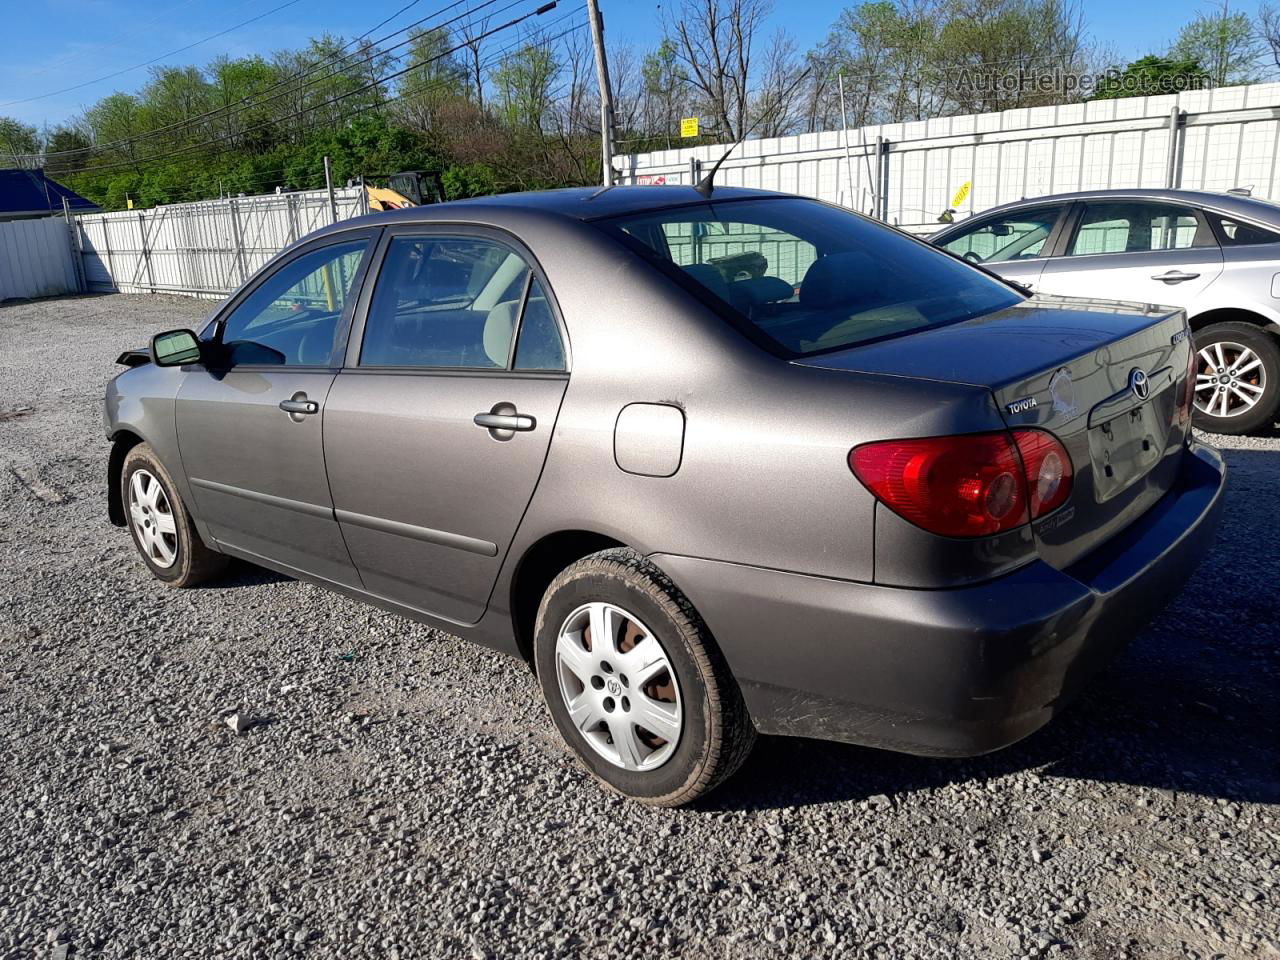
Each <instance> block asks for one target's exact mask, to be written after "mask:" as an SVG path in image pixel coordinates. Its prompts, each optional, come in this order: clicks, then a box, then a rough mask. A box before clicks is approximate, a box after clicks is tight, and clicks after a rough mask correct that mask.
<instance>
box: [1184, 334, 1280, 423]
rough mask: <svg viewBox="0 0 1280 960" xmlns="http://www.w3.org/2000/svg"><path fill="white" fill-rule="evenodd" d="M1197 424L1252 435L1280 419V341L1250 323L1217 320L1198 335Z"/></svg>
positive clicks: (1194, 418)
mask: <svg viewBox="0 0 1280 960" xmlns="http://www.w3.org/2000/svg"><path fill="white" fill-rule="evenodd" d="M1195 349H1196V352H1197V354H1198V357H1197V364H1196V394H1195V416H1194V417H1193V418H1192V423H1193V425H1194V426H1196V427H1198V428H1199V429H1201V430H1207V431H1209V432H1210V433H1227V434H1239V433H1249V432H1250V431H1252V430H1257V429H1259V428H1260V427H1270V426H1271V425H1272V424H1274V423H1275V419H1276V410H1277V408H1278V407H1280V344H1278V343H1277V340H1276V337H1275V336H1273V335H1272V334H1270V333H1268V332H1267V331H1266V330H1263V329H1261V328H1259V327H1255V326H1254V325H1253V324H1251V323H1240V322H1239V321H1231V322H1228V323H1215V324H1213V325H1212V326H1209V327H1205V328H1204V329H1203V330H1201V331H1199V332H1198V333H1197V334H1196V335H1195Z"/></svg>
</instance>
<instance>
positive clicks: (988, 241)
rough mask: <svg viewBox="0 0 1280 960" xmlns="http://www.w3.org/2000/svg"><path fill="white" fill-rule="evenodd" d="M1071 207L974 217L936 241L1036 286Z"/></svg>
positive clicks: (1052, 206) (1048, 206)
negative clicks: (1064, 216)
mask: <svg viewBox="0 0 1280 960" xmlns="http://www.w3.org/2000/svg"><path fill="white" fill-rule="evenodd" d="M1069 207H1070V204H1067V203H1053V204H1046V205H1044V206H1037V207H1032V208H1029V209H1019V210H1008V211H1003V212H1001V213H996V214H991V215H987V216H981V217H975V218H974V219H973V221H972V222H971V223H968V224H964V225H962V226H961V227H960V228H959V229H958V230H957V231H956V232H954V233H947V234H946V235H945V237H943V238H942V239H940V240H939V241H937V245H938V246H940V247H942V248H943V249H944V250H947V251H950V252H951V253H954V254H956V255H957V256H960V257H963V258H964V259H966V260H968V261H970V262H971V263H977V264H981V265H982V266H983V267H986V268H987V269H988V270H991V271H993V272H995V273H998V274H999V275H1000V276H1002V277H1004V278H1005V279H1007V280H1016V281H1017V282H1018V283H1020V284H1022V285H1023V286H1025V287H1030V288H1031V289H1032V290H1035V289H1038V286H1037V285H1038V284H1039V282H1040V274H1041V272H1042V271H1043V270H1044V267H1045V263H1046V261H1047V260H1048V258H1049V256H1050V254H1051V253H1052V252H1053V251H1054V249H1055V246H1056V240H1057V237H1058V235H1059V233H1060V227H1059V225H1060V224H1061V222H1062V220H1063V214H1064V213H1065V212H1066V211H1067V209H1068V208H1069Z"/></svg>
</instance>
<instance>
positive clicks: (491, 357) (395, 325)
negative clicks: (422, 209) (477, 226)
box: [360, 237, 564, 370]
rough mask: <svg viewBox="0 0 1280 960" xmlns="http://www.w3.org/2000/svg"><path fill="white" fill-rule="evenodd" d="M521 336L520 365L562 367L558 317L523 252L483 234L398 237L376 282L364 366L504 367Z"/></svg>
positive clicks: (367, 331)
mask: <svg viewBox="0 0 1280 960" xmlns="http://www.w3.org/2000/svg"><path fill="white" fill-rule="evenodd" d="M522 315H523V317H524V322H525V324H527V325H528V327H529V328H530V329H528V330H526V331H525V332H524V333H521V320H522ZM535 328H536V329H535ZM517 335H519V337H520V340H522V341H525V342H527V344H528V346H527V347H524V348H522V349H518V350H516V351H515V354H516V362H515V366H516V367H517V368H518V369H519V368H522V364H521V362H520V361H521V359H522V358H523V359H525V361H526V362H525V365H524V366H523V369H533V368H535V367H533V366H530V365H529V364H535V365H536V369H554V370H560V369H563V367H564V358H563V350H562V349H561V346H560V334H559V331H558V329H557V328H556V325H555V319H554V317H553V315H552V314H551V311H550V308H549V306H548V304H547V300H546V296H545V295H544V293H543V291H542V288H541V285H540V284H539V283H538V281H537V280H536V279H534V278H533V277H532V275H531V271H530V269H529V265H528V263H526V262H525V260H524V258H523V257H522V256H520V254H518V253H516V252H515V251H514V250H512V249H511V248H510V247H508V246H506V245H505V244H502V243H498V242H497V241H494V240H488V239H485V238H480V237H397V238H395V239H394V240H392V241H391V244H390V245H389V246H388V248H387V253H386V257H385V258H384V260H383V263H382V268H381V270H380V271H379V274H378V282H377V286H375V287H374V292H373V300H372V302H371V303H370V305H369V317H368V320H366V322H365V333H364V342H363V345H362V346H361V350H360V365H361V366H365V367H387V366H392V367H403V366H409V367H462V368H477V369H506V368H507V367H508V366H509V365H510V363H511V361H512V345H513V344H515V343H516V340H517ZM535 354H536V357H535V356H534V355H535Z"/></svg>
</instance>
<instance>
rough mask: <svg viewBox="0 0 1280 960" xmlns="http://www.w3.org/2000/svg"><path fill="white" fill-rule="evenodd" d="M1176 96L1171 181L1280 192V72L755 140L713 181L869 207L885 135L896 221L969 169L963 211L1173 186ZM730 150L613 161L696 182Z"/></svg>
mask: <svg viewBox="0 0 1280 960" xmlns="http://www.w3.org/2000/svg"><path fill="white" fill-rule="evenodd" d="M1175 107H1176V108H1177V109H1179V110H1183V111H1186V114H1187V116H1186V120H1185V126H1184V128H1183V131H1182V134H1181V138H1182V143H1181V149H1180V154H1179V157H1180V162H1179V163H1178V166H1177V178H1178V182H1177V183H1176V184H1175V185H1177V186H1181V187H1184V188H1186V189H1191V190H1226V189H1228V188H1229V187H1237V186H1248V187H1252V188H1253V195H1254V196H1256V197H1263V198H1265V199H1270V200H1277V201H1280V169H1278V168H1277V164H1276V157H1277V144H1278V143H1280V84H1274V83H1267V84H1254V85H1251V86H1240V87H1221V88H1219V89H1216V90H1194V91H1188V92H1185V93H1181V94H1170V95H1167V96H1159V97H1131V98H1126V99H1119V100H1094V101H1090V102H1087V103H1074V104H1066V105H1063V106H1056V107H1031V108H1023V109H1019V110H1005V111H1002V112H1000V113H986V114H971V115H967V116H959V117H939V118H937V119H933V120H923V121H919V122H914V123H892V124H882V125H877V126H870V127H863V128H860V129H855V130H850V131H848V133H847V142H848V153H849V160H848V161H847V160H846V149H845V147H846V133H845V131H831V132H827V133H813V134H802V135H799V136H793V137H778V138H771V139H760V140H748V141H747V142H745V143H743V144H742V145H741V146H739V147H738V148H737V149H736V150H735V151H734V152H733V154H732V155H731V156H730V157H729V159H728V160H726V161H725V164H724V166H723V167H722V168H721V170H720V174H719V175H718V176H717V178H716V182H717V184H719V185H723V186H744V187H760V188H764V189H768V190H783V191H786V192H789V193H798V194H802V195H805V196H811V197H817V198H819V199H822V200H827V201H830V202H833V203H839V204H842V205H844V206H847V207H853V208H855V209H858V210H862V211H863V212H871V211H872V206H871V195H872V192H873V185H874V179H875V177H874V171H875V156H874V150H875V143H876V138H877V137H886V138H888V140H889V141H890V148H889V172H888V180H889V185H888V191H887V201H888V203H887V206H888V220H889V222H890V223H896V224H898V225H899V226H903V227H906V228H908V229H912V228H914V229H917V230H926V229H927V230H932V229H937V228H938V224H937V222H936V220H937V217H938V215H939V214H940V213H942V211H943V210H945V209H947V207H949V206H950V204H951V200H952V198H953V197H954V196H955V194H956V192H957V191H958V190H959V189H960V187H961V186H962V185H963V184H964V183H965V182H966V181H969V182H971V183H972V189H971V190H970V191H969V195H968V197H967V198H966V199H965V201H964V202H963V203H962V204H961V205H960V207H959V208H958V210H957V214H956V219H962V218H963V217H966V216H969V215H970V214H973V213H978V212H980V211H982V210H986V209H988V208H989V207H993V206H997V205H998V204H1001V203H1008V202H1010V201H1013V200H1020V199H1022V198H1023V197H1036V196H1042V195H1045V194H1050V193H1066V192H1069V191H1072V190H1089V189H1102V188H1111V187H1163V186H1166V185H1167V184H1166V182H1165V181H1166V176H1167V164H1168V156H1169V117H1170V113H1171V111H1172V110H1173V109H1174V108H1175ZM726 148H727V145H719V146H701V147H694V148H691V149H680V150H660V151H657V152H654V153H647V154H637V155H631V156H623V157H619V158H618V161H617V162H618V164H619V166H620V168H621V170H622V182H623V183H640V182H652V181H654V180H657V179H659V178H661V179H662V180H663V181H664V182H667V183H689V182H690V169H689V161H690V159H692V158H695V157H696V158H697V159H699V160H701V161H702V163H703V170H704V171H705V170H707V169H709V168H710V165H711V164H712V163H714V162H715V160H716V159H717V158H718V157H720V156H721V154H723V153H724V151H725V149H726ZM849 161H851V162H849Z"/></svg>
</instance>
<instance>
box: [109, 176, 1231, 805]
mask: <svg viewBox="0 0 1280 960" xmlns="http://www.w3.org/2000/svg"><path fill="white" fill-rule="evenodd" d="M1190 346H1191V344H1190V339H1189V337H1188V331H1187V326H1186V317H1185V314H1184V313H1183V312H1182V311H1181V310H1171V309H1169V308H1160V307H1143V306H1135V305H1132V304H1129V305H1124V304H1117V303H1112V302H1104V301H1085V300H1052V299H1037V300H1029V299H1028V298H1027V297H1026V296H1025V295H1024V294H1023V293H1022V292H1020V291H1019V290H1018V289H1015V288H1014V287H1012V286H1010V285H1008V284H1006V283H1005V282H1004V281H1002V280H999V279H997V278H995V277H993V276H991V275H990V274H987V273H985V272H983V271H982V270H980V269H978V268H976V267H974V266H971V265H969V264H967V263H965V262H963V261H962V260H960V259H959V258H957V257H953V256H951V255H949V254H946V253H943V252H940V251H939V250H937V249H935V248H933V247H930V246H929V245H927V244H925V243H923V242H920V241H917V240H914V239H912V238H910V237H907V236H905V235H903V234H901V233H898V232H897V231H894V230H892V229H890V228H887V227H885V226H883V225H882V224H878V223H876V222H874V221H871V220H868V219H865V218H863V217H860V216H858V215H856V214H852V213H849V212H848V211H845V210H841V209H838V208H836V207H832V206H828V205H825V204H822V203H819V202H817V201H813V200H805V199H801V198H798V197H790V196H785V195H781V194H774V193H764V192H760V191H751V190H736V189H732V190H731V189H719V190H716V191H714V193H713V194H712V196H711V198H710V199H709V200H708V199H704V198H703V197H702V196H700V195H699V194H697V193H695V192H694V191H693V190H691V189H690V188H688V187H635V188H615V189H612V190H604V191H601V190H596V191H592V190H567V191H558V192H551V193H542V194H526V195H514V196H506V197H494V198H488V199H483V200H474V201H466V202H459V203H448V204H443V205H438V206H431V207H427V208H416V209H410V210H400V211H396V212H394V213H389V214H380V215H376V216H373V217H365V218H362V219H358V220H352V221H348V222H345V223H341V224H338V225H336V226H334V227H331V228H328V229H325V230H322V231H320V232H319V233H316V234H313V235H312V236H310V237H308V238H307V239H305V240H304V241H302V242H301V243H299V244H297V245H296V246H294V247H292V248H290V249H289V250H287V251H285V252H284V253H282V254H280V256H278V257H277V258H276V259H275V260H273V261H272V262H271V263H269V264H268V265H267V266H265V267H264V268H263V269H262V270H260V271H259V272H258V274H257V275H256V276H255V277H253V278H252V279H251V280H250V281H249V282H248V283H246V284H245V285H244V287H243V288H242V289H241V290H240V291H238V292H237V293H236V294H235V295H234V296H233V297H231V299H229V300H228V301H227V302H226V303H224V304H223V305H221V306H220V307H219V308H218V309H217V310H216V311H215V313H214V314H213V316H212V318H211V319H210V321H209V323H208V324H207V325H206V326H205V328H204V329H203V330H202V331H201V332H200V333H199V334H198V335H197V334H196V333H194V332H191V331H185V330H178V331H171V332H168V333H164V334H160V335H158V336H157V337H156V338H155V339H154V340H153V341H152V344H151V349H150V351H149V352H146V351H136V352H133V353H129V354H125V355H124V356H123V357H122V358H121V361H122V362H123V363H125V364H127V365H129V366H130V367H131V368H130V369H129V370H127V371H125V372H123V373H122V374H121V375H120V376H119V377H117V378H116V379H115V380H114V381H113V382H112V383H111V385H110V386H109V388H108V391H107V396H106V421H107V434H108V436H109V437H110V439H111V441H112V448H111V455H110V461H109V470H110V485H109V490H110V503H109V510H110V516H111V519H112V520H113V521H114V522H115V523H116V524H118V525H121V526H127V527H128V529H129V530H130V532H131V533H132V536H133V539H134V542H135V543H136V545H137V547H138V550H139V552H140V553H141V555H142V558H143V560H144V562H145V563H146V564H147V566H148V567H149V568H150V569H151V571H152V573H154V574H155V576H157V577H158V578H160V579H161V580H163V581H165V582H166V583H168V584H171V585H173V586H178V587H182V586H188V585H191V584H194V583H196V582H197V581H200V580H202V579H205V578H208V577H210V576H213V575H215V574H216V573H217V572H218V571H219V570H220V569H221V567H222V565H223V563H224V562H225V560H226V558H227V557H239V558H242V559H246V560H249V561H252V562H253V563H257V564H261V565H263V566H266V567H270V568H273V569H275V570H278V571H281V572H283V573H286V574H288V575H290V576H295V577H299V578H302V579H305V580H309V581H312V582H314V583H318V584H322V585H324V586H326V587H330V588H332V589H334V590H337V591H340V592H342V593H346V594H349V595H351V596H354V597H358V598H361V599H363V600H367V601H369V602H370V603H374V604H377V605H379V606H381V607H384V608H387V609H389V610H392V611H395V612H398V613H401V614H404V615H405V616H408V617H412V618H415V619H419V620H423V621H425V622H427V623H430V624H433V625H436V626H439V627H442V628H444V629H447V630H449V631H452V632H454V633H457V634H459V635H461V636H464V637H467V638H470V639H472V640H475V641H477V642H479V643H482V644H485V645H487V646H490V647H493V648H496V649H498V650H502V651H505V652H507V653H511V654H514V655H516V656H520V657H523V658H525V659H526V660H527V661H529V662H530V663H531V665H532V666H533V667H534V669H535V670H536V671H537V674H538V677H539V679H540V682H541V686H542V691H543V694H544V697H545V699H546V703H547V706H548V708H549V710H550V713H551V716H552V718H553V720H554V722H555V724H556V726H557V727H558V728H559V730H560V732H561V734H562V735H563V736H564V739H565V741H566V742H567V743H568V744H569V746H570V748H571V749H572V750H573V751H574V752H575V753H576V754H577V755H578V756H579V757H580V758H581V760H582V762H583V763H584V764H585V765H586V766H587V767H588V768H589V769H590V770H591V772H592V773H594V774H595V775H596V776H597V777H598V778H599V779H600V780H602V781H604V782H605V783H606V784H608V785H609V786H611V787H612V788H614V789H615V790H618V791H620V792H622V793H624V794H626V795H628V796H631V797H635V798H637V799H640V800H643V801H645V802H648V803H654V804H665V805H676V804H680V803H685V802H687V801H690V800H692V799H694V798H695V797H697V796H699V795H700V794H702V793H704V792H705V791H707V790H709V789H711V788H712V787H713V786H715V785H716V784H717V783H718V782H720V781H721V780H722V779H724V778H725V777H726V776H728V775H729V774H730V773H731V772H732V771H733V770H734V769H735V768H736V767H737V766H738V765H739V764H740V763H741V762H742V760H743V758H744V757H745V756H746V754H747V752H748V750H749V748H750V746H751V743H752V741H753V739H754V736H755V733H756V731H762V732H765V733H771V734H787V735H797V736H809V737H822V738H830V739H836V740H845V741H850V742H855V743H863V744H872V745H875V746H881V747H887V748H890V749H893V750H902V751H908V752H912V753H919V754H929V755H937V756H955V755H969V754H976V753H981V752H984V751H989V750H994V749H997V748H999V747H1002V746H1005V745H1007V744H1010V743H1012V742H1014V741H1016V740H1018V739H1019V738H1021V737H1024V736H1026V735H1027V734H1029V733H1031V732H1032V731H1034V730H1036V729H1037V728H1038V727H1040V726H1041V725H1042V724H1044V723H1045V722H1046V721H1047V720H1048V719H1049V718H1050V717H1051V716H1052V715H1053V714H1054V713H1056V712H1057V711H1058V709H1059V708H1060V707H1061V706H1062V705H1063V704H1064V702H1066V700H1067V699H1068V698H1069V696H1070V694H1072V693H1073V692H1074V691H1075V690H1076V689H1078V688H1079V686H1080V685H1081V682H1082V681H1083V680H1084V679H1085V678H1086V677H1087V676H1088V675H1089V674H1090V673H1091V672H1092V671H1093V670H1095V669H1096V668H1097V667H1098V666H1099V665H1100V664H1101V663H1103V662H1105V659H1106V657H1107V656H1108V655H1109V654H1111V653H1112V652H1113V651H1114V650H1116V649H1117V648H1118V647H1119V646H1120V645H1121V644H1122V643H1123V642H1124V641H1125V640H1127V639H1128V638H1129V637H1130V636H1131V635H1132V634H1133V633H1134V632H1135V631H1136V630H1138V629H1139V628H1140V627H1141V626H1142V625H1143V624H1144V623H1145V622H1146V621H1147V620H1148V619H1149V618H1150V617H1152V616H1153V615H1154V613H1155V612H1156V611H1157V610H1158V609H1159V608H1160V607H1161V605H1162V604H1163V603H1165V601H1167V600H1168V599H1169V598H1170V597H1171V596H1172V595H1173V594H1174V593H1175V592H1176V591H1177V589H1178V586H1179V584H1180V583H1181V582H1182V580H1183V579H1184V578H1185V577H1186V576H1187V575H1188V574H1189V573H1190V571H1191V570H1192V568H1193V567H1194V566H1195V564H1196V563H1197V561H1198V560H1199V559H1200V558H1201V556H1202V555H1203V554H1204V552H1205V551H1206V549H1207V548H1208V546H1209V543H1210V540H1211V538H1212V536H1213V531H1214V528H1215V525H1216V521H1217V517H1218V512H1219V508H1220V504H1221V494H1222V488H1223V481H1224V469H1223V464H1222V461H1221V459H1220V458H1219V456H1218V455H1217V454H1216V453H1215V452H1214V451H1213V450H1212V449H1210V448H1208V447H1206V446H1204V445H1202V444H1200V443H1197V442H1196V441H1195V440H1194V438H1193V437H1192V435H1191V432H1190V429H1189V427H1190V416H1191V409H1192V407H1191V404H1192V392H1191V386H1192V384H1193V381H1192V380H1191V379H1190V378H1189V377H1188V369H1189V366H1190V365H1191V364H1192V362H1193V357H1192V353H1191V349H1190Z"/></svg>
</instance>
